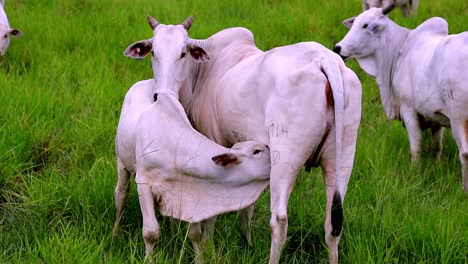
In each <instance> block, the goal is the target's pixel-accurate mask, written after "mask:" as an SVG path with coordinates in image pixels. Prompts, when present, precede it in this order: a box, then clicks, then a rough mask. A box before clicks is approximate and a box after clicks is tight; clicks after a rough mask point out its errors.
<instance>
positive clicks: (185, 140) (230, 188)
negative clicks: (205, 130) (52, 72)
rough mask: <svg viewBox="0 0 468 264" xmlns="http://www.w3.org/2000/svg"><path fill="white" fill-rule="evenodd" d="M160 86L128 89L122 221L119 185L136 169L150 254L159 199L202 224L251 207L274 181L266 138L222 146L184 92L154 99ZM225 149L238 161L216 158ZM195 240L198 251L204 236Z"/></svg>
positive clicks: (121, 137) (169, 211)
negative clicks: (197, 126)
mask: <svg viewBox="0 0 468 264" xmlns="http://www.w3.org/2000/svg"><path fill="white" fill-rule="evenodd" d="M154 87H155V80H154V79H150V80H145V81H141V82H138V83H136V84H135V85H134V86H132V88H131V89H130V90H129V91H128V93H127V95H126V96H125V100H124V103H123V106H122V112H121V117H120V121H119V126H118V129H117V137H116V152H117V156H118V159H119V164H120V166H122V165H123V166H122V167H123V168H125V169H126V170H128V173H127V174H126V175H124V174H121V173H120V172H119V183H118V185H117V187H116V205H117V212H118V213H117V219H116V227H117V225H118V220H119V218H120V216H121V207H122V204H121V202H120V205H118V203H119V200H120V201H121V200H122V194H119V193H118V190H119V188H120V189H125V188H127V187H126V186H127V185H128V176H129V175H130V174H132V173H136V178H135V181H136V183H137V186H138V193H139V197H140V206H141V209H142V213H143V226H144V228H143V237H144V238H145V244H146V247H147V251H146V254H147V255H148V254H149V253H150V252H151V250H152V249H153V247H154V242H155V239H156V238H157V235H154V234H158V233H159V227H158V224H157V220H156V218H155V214H154V206H156V207H157V208H158V210H159V212H160V213H161V214H162V215H165V216H170V217H173V218H176V219H180V220H183V221H186V222H189V223H198V222H201V221H203V220H205V219H209V218H211V217H213V216H216V215H219V214H222V213H225V212H230V211H237V210H241V209H243V208H247V207H249V206H251V205H252V204H253V203H254V202H255V201H256V200H257V199H258V197H259V195H260V194H261V192H262V191H263V190H264V189H265V188H266V187H267V186H268V180H269V173H270V155H269V150H268V148H267V147H266V146H265V145H263V144H260V143H257V142H252V141H249V142H240V143H237V144H235V145H234V146H233V147H232V148H231V149H227V148H224V147H222V146H220V145H217V144H216V143H214V142H212V141H211V140H209V139H207V138H206V137H204V136H203V135H201V134H200V133H198V132H197V131H195V130H194V129H193V128H192V127H191V125H190V122H189V120H188V118H187V117H186V114H185V112H184V109H183V108H182V106H181V105H180V103H179V102H178V101H177V98H176V97H174V96H173V95H171V94H167V93H158V97H157V101H156V102H153V99H152V98H153V94H154V92H155V89H154ZM224 153H231V154H234V155H235V156H236V157H237V158H238V160H237V161H236V162H235V163H234V164H232V165H231V164H227V165H226V166H222V165H221V166H220V165H216V164H215V162H214V161H213V160H212V157H215V156H217V155H220V154H224ZM119 169H120V168H119ZM121 177H127V179H121ZM127 195H128V193H127ZM154 200H155V201H156V203H155V204H153V203H154V202H153V201H154ZM119 212H120V213H119ZM148 223H150V224H148ZM153 235H154V236H153ZM148 236H150V237H151V238H150V239H148ZM191 239H192V238H191ZM192 242H194V246H195V247H196V250H197V248H198V244H197V241H192Z"/></svg>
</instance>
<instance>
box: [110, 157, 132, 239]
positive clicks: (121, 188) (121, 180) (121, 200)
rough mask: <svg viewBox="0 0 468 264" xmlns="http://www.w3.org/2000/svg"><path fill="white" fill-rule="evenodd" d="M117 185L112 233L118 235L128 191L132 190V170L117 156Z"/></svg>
mask: <svg viewBox="0 0 468 264" xmlns="http://www.w3.org/2000/svg"><path fill="white" fill-rule="evenodd" d="M117 175H118V180H117V185H116V186H115V191H114V202H115V222H114V228H112V234H113V235H114V236H117V235H118V234H119V233H120V220H121V218H122V214H123V210H124V208H125V206H126V205H127V198H128V193H129V191H130V184H129V183H130V172H129V171H128V170H127V169H126V168H125V167H124V165H123V163H122V161H121V160H120V159H119V158H117Z"/></svg>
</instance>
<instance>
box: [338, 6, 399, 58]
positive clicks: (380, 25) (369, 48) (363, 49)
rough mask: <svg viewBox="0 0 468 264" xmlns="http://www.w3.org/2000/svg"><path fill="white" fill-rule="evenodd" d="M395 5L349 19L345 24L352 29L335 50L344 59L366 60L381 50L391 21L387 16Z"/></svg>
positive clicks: (375, 9)
mask: <svg viewBox="0 0 468 264" xmlns="http://www.w3.org/2000/svg"><path fill="white" fill-rule="evenodd" d="M393 7H394V5H393V4H392V5H390V6H388V7H385V8H370V9H369V10H366V11H364V12H363V13H361V14H360V15H359V16H357V17H352V18H348V19H346V20H344V21H343V24H344V25H345V26H346V27H348V28H350V30H349V32H348V34H346V36H345V37H344V38H343V39H342V40H341V41H340V42H338V44H336V46H335V47H334V48H333V51H334V52H336V53H338V54H339V55H340V56H341V57H342V58H343V59H347V58H352V57H354V58H364V57H367V56H370V55H372V54H373V53H375V51H376V50H377V49H378V48H379V46H380V42H381V40H382V38H381V36H382V34H385V29H386V26H387V24H388V21H389V19H388V18H387V16H386V15H387V14H388V13H389V12H390V11H391V10H392V9H393Z"/></svg>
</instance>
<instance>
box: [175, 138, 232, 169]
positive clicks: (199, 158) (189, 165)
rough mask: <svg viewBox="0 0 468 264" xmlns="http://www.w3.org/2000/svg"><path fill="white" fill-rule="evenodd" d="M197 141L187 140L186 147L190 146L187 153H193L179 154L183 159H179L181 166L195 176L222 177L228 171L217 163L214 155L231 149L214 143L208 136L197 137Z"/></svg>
mask: <svg viewBox="0 0 468 264" xmlns="http://www.w3.org/2000/svg"><path fill="white" fill-rule="evenodd" d="M196 138H197V141H196V142H193V141H192V142H187V144H186V145H185V146H184V148H189V149H188V150H187V151H186V153H192V154H193V155H179V158H181V160H178V162H177V163H178V164H179V166H178V167H180V168H182V169H183V170H184V173H185V174H189V175H192V176H193V177H201V178H213V177H220V176H221V175H224V174H225V173H226V170H225V169H224V168H223V167H220V166H218V165H216V164H215V163H214V162H213V160H212V157H214V156H217V155H220V154H223V153H227V152H229V151H230V150H229V149H228V148H225V147H223V146H221V145H218V144H216V143H214V142H213V141H211V140H209V139H208V138H206V137H202V136H198V137H196Z"/></svg>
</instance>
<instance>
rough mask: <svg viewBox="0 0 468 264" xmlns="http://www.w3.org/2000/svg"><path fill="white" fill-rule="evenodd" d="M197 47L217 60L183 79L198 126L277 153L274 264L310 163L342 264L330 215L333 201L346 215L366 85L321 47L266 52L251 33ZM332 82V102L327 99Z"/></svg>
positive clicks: (229, 141)
mask: <svg viewBox="0 0 468 264" xmlns="http://www.w3.org/2000/svg"><path fill="white" fill-rule="evenodd" d="M156 30H157V28H156ZM193 41H194V42H195V43H197V44H198V46H200V47H201V48H203V50H205V51H207V52H208V53H209V56H210V57H211V60H210V61H209V62H205V63H203V64H196V63H191V66H190V71H189V72H188V73H187V74H186V75H185V76H186V77H187V78H186V79H184V80H183V81H181V82H182V83H183V85H182V88H181V90H180V92H179V97H180V101H181V103H182V105H183V106H184V109H185V110H186V112H187V113H188V115H189V117H190V119H191V121H192V123H193V124H194V127H195V128H196V129H197V130H198V131H200V133H202V134H204V135H205V136H207V137H208V138H210V139H212V140H214V141H215V142H217V143H219V144H221V145H224V146H231V145H233V144H235V143H236V142H239V141H244V140H255V141H258V142H261V143H263V144H267V145H269V147H270V149H271V150H270V153H271V161H272V167H271V173H270V177H271V178H270V193H271V220H270V227H271V232H272V233H271V234H272V244H271V252H270V263H278V261H279V256H280V249H281V247H282V246H283V244H284V242H285V240H286V236H287V232H286V231H287V222H288V219H287V205H288V199H289V195H290V192H291V191H292V189H293V186H294V182H295V179H296V176H297V174H298V172H299V171H300V169H301V168H302V167H303V166H304V165H305V164H308V165H310V166H318V165H320V166H322V170H323V172H324V179H325V185H326V186H327V187H326V193H327V195H326V196H327V197H326V198H327V199H326V200H327V203H326V220H325V232H326V234H325V240H326V243H327V245H328V247H329V249H330V262H331V263H336V262H337V260H338V259H337V258H338V242H339V240H340V237H341V236H340V235H341V233H340V232H341V222H340V220H342V219H339V218H340V217H337V215H339V213H336V214H332V213H331V212H332V203H333V204H334V207H333V210H334V212H335V211H336V212H341V213H342V209H341V202H342V199H344V196H345V193H346V190H347V184H348V180H349V177H350V175H351V169H352V167H353V160H354V153H355V147H356V138H357V129H358V126H359V122H360V117H361V85H360V82H359V79H358V78H357V76H356V75H355V74H354V73H353V72H352V71H351V70H350V69H348V68H347V67H346V66H345V65H344V63H343V61H342V60H341V59H340V58H339V57H338V56H337V55H336V54H334V53H332V52H331V51H329V50H328V49H326V48H325V47H323V46H322V45H320V44H318V43H314V42H304V43H298V44H294V45H290V46H284V47H279V48H275V49H272V50H270V51H267V52H264V51H261V50H259V49H258V48H257V47H256V46H255V43H254V41H253V36H252V33H251V32H250V31H249V30H247V29H245V28H231V29H226V30H223V31H220V32H218V33H216V34H215V35H213V36H211V37H210V38H208V39H206V40H193ZM170 43H173V42H170ZM155 68H156V70H157V67H154V62H153V69H155ZM155 76H156V74H155ZM329 84H330V85H331V91H330V93H332V94H333V96H332V95H331V94H330V95H329V94H327V88H326V87H327V85H329ZM330 97H333V98H334V102H335V104H334V107H333V106H332V105H330V104H331V103H329V102H327V99H330ZM335 131H336V133H335ZM335 142H337V144H335ZM336 172H338V173H336ZM334 196H335V198H336V199H333V198H334ZM335 205H336V206H335ZM333 219H335V220H336V219H338V220H336V221H335V220H333ZM333 221H335V222H334V223H335V224H334V226H332V222H333ZM332 233H333V235H332Z"/></svg>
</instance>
